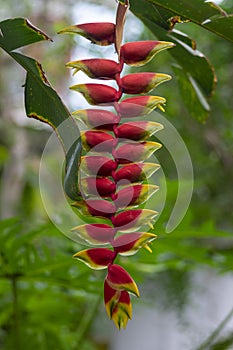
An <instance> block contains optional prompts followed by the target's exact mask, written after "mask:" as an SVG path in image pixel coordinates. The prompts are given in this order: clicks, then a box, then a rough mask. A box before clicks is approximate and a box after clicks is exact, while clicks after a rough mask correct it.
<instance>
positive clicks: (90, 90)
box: [70, 84, 118, 105]
mask: <svg viewBox="0 0 233 350" xmlns="http://www.w3.org/2000/svg"><path fill="white" fill-rule="evenodd" d="M70 89H71V90H74V91H77V92H80V93H81V94H82V95H83V96H84V97H85V99H86V100H87V102H88V103H90V105H99V104H107V103H110V102H114V101H116V99H117V95H118V94H117V90H115V89H114V88H112V87H111V86H106V85H102V84H78V85H73V86H71V87H70Z"/></svg>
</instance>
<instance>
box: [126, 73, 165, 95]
mask: <svg viewBox="0 0 233 350" xmlns="http://www.w3.org/2000/svg"><path fill="white" fill-rule="evenodd" d="M170 79H171V76H170V75H168V74H158V73H134V74H129V75H126V76H124V77H123V78H122V81H121V88H122V89H123V92H125V93H126V94H146V93H147V92H149V91H151V90H153V89H154V88H155V87H156V86H158V85H159V84H161V83H163V82H165V81H167V80H170Z"/></svg>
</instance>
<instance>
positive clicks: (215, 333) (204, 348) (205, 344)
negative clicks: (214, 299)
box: [196, 308, 233, 350]
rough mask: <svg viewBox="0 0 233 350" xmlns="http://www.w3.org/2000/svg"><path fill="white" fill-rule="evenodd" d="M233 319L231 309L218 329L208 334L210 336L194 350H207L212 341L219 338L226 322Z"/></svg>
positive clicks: (232, 310)
mask: <svg viewBox="0 0 233 350" xmlns="http://www.w3.org/2000/svg"><path fill="white" fill-rule="evenodd" d="M232 317H233V308H232V309H231V310H230V311H229V312H228V314H227V315H226V317H225V318H224V319H223V321H222V322H221V323H220V324H219V325H218V327H217V328H216V329H215V330H214V331H213V333H211V334H210V336H209V337H208V338H207V339H206V340H205V341H204V342H203V343H202V344H201V345H200V346H199V347H198V348H197V349H196V350H207V349H208V348H209V346H210V345H211V344H212V343H213V341H214V340H215V339H216V338H217V337H218V336H219V334H220V332H221V331H222V330H223V328H224V327H225V325H226V324H227V322H228V321H230V319H231V318H232Z"/></svg>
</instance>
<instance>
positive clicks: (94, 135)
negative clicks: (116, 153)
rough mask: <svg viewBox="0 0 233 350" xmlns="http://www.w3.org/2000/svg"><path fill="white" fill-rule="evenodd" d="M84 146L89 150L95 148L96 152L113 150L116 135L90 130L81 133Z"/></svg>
mask: <svg viewBox="0 0 233 350" xmlns="http://www.w3.org/2000/svg"><path fill="white" fill-rule="evenodd" d="M81 137H82V142H83V145H84V147H85V148H86V149H87V150H89V149H91V148H95V151H96V152H111V150H112V146H113V145H114V141H115V139H114V137H113V136H112V135H110V134H108V133H106V132H102V131H96V130H92V131H91V130H88V131H84V132H83V133H82V135H81Z"/></svg>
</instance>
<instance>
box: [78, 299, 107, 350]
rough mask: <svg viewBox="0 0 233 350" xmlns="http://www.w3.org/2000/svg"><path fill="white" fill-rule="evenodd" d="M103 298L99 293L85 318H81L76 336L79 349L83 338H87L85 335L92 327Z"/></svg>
mask: <svg viewBox="0 0 233 350" xmlns="http://www.w3.org/2000/svg"><path fill="white" fill-rule="evenodd" d="M101 298H102V296H101V295H98V296H97V297H95V298H94V299H93V301H92V303H90V305H89V308H88V309H87V311H86V312H85V313H84V315H83V318H82V319H81V322H80V324H79V328H78V333H77V337H76V341H77V345H78V347H77V349H79V350H81V349H82V345H83V340H84V338H85V335H86V333H87V332H88V330H89V329H90V326H91V324H92V322H93V321H94V316H95V314H96V312H97V309H98V307H99V304H100V301H101Z"/></svg>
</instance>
